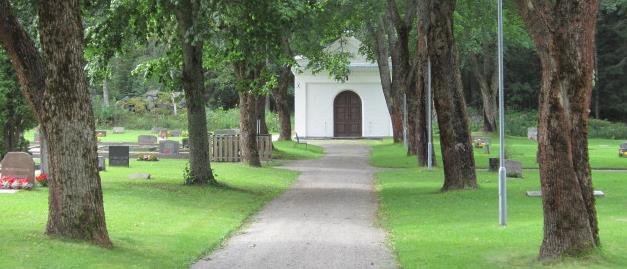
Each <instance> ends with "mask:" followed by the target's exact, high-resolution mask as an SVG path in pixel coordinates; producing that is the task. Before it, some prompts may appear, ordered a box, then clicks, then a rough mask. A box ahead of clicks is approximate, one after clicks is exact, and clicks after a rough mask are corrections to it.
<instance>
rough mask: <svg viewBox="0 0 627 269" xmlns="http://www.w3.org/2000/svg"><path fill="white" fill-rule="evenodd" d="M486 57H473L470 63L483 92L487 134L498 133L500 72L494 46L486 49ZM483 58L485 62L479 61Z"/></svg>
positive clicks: (484, 119)
mask: <svg viewBox="0 0 627 269" xmlns="http://www.w3.org/2000/svg"><path fill="white" fill-rule="evenodd" d="M484 51H485V52H486V53H484V55H481V56H479V55H472V56H471V57H470V63H471V65H472V68H471V69H472V73H473V75H474V76H475V79H477V83H478V84H479V90H480V91H481V102H482V108H483V130H484V131H485V132H495V131H496V127H497V126H496V119H497V112H498V111H497V109H498V106H497V99H496V98H497V92H498V87H499V85H498V82H499V81H498V78H499V77H498V75H499V73H498V70H497V68H496V59H495V58H494V56H492V55H493V54H495V53H496V51H495V50H494V49H493V46H487V47H486V48H484ZM479 57H482V59H483V61H480V60H479Z"/></svg>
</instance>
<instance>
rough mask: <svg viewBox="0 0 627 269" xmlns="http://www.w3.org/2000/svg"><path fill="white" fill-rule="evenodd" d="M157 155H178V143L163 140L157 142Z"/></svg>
mask: <svg viewBox="0 0 627 269" xmlns="http://www.w3.org/2000/svg"><path fill="white" fill-rule="evenodd" d="M159 154H163V155H178V154H179V142H177V141H172V140H165V141H161V142H159Z"/></svg>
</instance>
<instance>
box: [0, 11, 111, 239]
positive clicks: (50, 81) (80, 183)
mask: <svg viewBox="0 0 627 269" xmlns="http://www.w3.org/2000/svg"><path fill="white" fill-rule="evenodd" d="M38 7H39V9H38V15H39V36H40V43H41V46H42V52H43V58H42V56H41V55H39V52H38V51H37V49H36V47H35V44H34V42H33V40H32V39H30V37H28V35H27V33H26V32H25V31H24V29H23V28H22V27H21V25H19V22H18V21H17V19H16V17H15V16H14V15H13V14H12V11H11V7H10V4H9V3H8V1H6V0H0V18H2V19H0V41H1V42H2V45H3V46H4V48H5V49H6V51H7V53H8V54H9V56H10V57H11V59H12V63H13V66H14V68H15V70H16V73H17V76H18V80H19V81H20V84H21V86H22V92H23V93H24V95H25V96H26V97H27V99H28V101H29V103H30V104H31V106H32V107H33V110H34V112H35V114H36V116H37V120H38V121H39V123H40V125H41V127H42V128H43V129H44V132H43V133H44V136H45V139H47V140H48V141H50V143H48V151H49V152H50V156H49V157H50V174H51V179H52V180H51V181H50V185H49V196H48V199H49V203H48V204H49V206H48V223H47V225H46V233H47V234H48V235H50V236H59V237H64V238H71V239H77V240H85V241H89V242H92V243H94V244H97V245H100V246H103V247H111V246H112V244H111V241H110V240H109V235H108V232H107V228H106V223H105V214H104V208H103V203H102V190H101V185H100V176H99V174H98V156H97V149H96V134H95V124H94V118H93V113H92V107H91V100H90V95H89V91H88V89H87V82H86V79H85V73H84V70H83V67H84V65H85V60H84V58H83V26H82V21H81V13H80V12H81V10H80V3H79V1H58V0H50V1H41V2H40V3H39V6H38ZM43 59H45V61H44V60H43Z"/></svg>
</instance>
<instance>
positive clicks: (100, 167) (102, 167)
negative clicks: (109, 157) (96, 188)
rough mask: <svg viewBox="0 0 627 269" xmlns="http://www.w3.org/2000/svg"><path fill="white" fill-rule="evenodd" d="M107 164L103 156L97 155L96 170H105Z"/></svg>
mask: <svg viewBox="0 0 627 269" xmlns="http://www.w3.org/2000/svg"><path fill="white" fill-rule="evenodd" d="M106 170H107V164H106V162H105V157H104V156H98V171H106Z"/></svg>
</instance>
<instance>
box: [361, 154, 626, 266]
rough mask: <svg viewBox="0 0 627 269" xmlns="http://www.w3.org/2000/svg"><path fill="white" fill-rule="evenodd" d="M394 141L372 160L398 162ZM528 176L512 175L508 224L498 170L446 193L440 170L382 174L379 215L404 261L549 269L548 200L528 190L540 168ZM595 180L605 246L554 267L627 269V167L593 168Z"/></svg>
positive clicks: (407, 263)
mask: <svg viewBox="0 0 627 269" xmlns="http://www.w3.org/2000/svg"><path fill="white" fill-rule="evenodd" d="M394 147H395V148H396V150H391V148H390V146H389V145H385V144H381V145H378V146H374V147H373V153H372V161H373V162H376V163H378V164H386V165H390V164H394V163H391V162H389V160H388V159H389V158H393V153H394V152H395V153H396V154H398V155H402V153H403V148H402V147H400V148H398V147H396V146H394ZM377 158H378V159H377ZM406 159H408V158H406ZM397 160H402V161H406V160H405V159H403V158H400V159H399V158H397ZM383 161H385V162H383ZM407 163H409V161H407ZM405 164H406V163H405ZM405 164H404V163H399V164H398V166H401V165H405ZM411 164H412V165H413V163H411ZM398 166H397V167H398ZM524 176H525V179H521V180H509V181H508V199H509V212H508V213H509V219H508V226H507V227H506V228H503V227H500V226H499V225H498V188H497V174H496V173H488V172H479V173H478V182H479V184H480V188H479V189H478V190H473V191H461V192H448V193H441V192H440V188H441V186H442V182H443V177H444V176H443V172H442V170H441V169H437V168H436V169H435V170H433V171H428V170H424V169H419V168H407V169H399V170H394V171H386V172H380V173H378V174H377V175H376V179H377V189H378V195H379V200H380V211H379V219H380V222H381V223H382V225H383V227H384V228H386V229H387V230H388V231H389V232H390V239H391V242H392V245H393V247H394V250H395V252H396V255H397V258H398V261H399V263H400V265H401V266H402V267H403V268H547V267H546V266H544V265H542V264H540V263H539V262H538V261H537V259H536V257H537V254H538V250H539V246H540V244H541V241H542V225H543V215H542V201H541V200H540V199H539V198H537V197H536V198H531V197H526V195H525V192H526V191H529V190H539V189H540V186H539V176H538V172H537V171H529V170H527V171H525V172H524ZM593 181H594V185H595V188H596V189H599V190H603V191H605V192H606V195H607V196H606V197H605V198H599V199H597V210H598V218H599V225H600V237H601V242H602V250H601V251H600V252H599V253H597V254H594V255H591V256H590V257H587V258H584V259H566V260H563V261H560V262H558V263H555V264H552V265H551V266H550V268H627V244H625V242H627V207H626V205H627V184H626V182H627V173H625V172H600V171H595V172H594V173H593Z"/></svg>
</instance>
